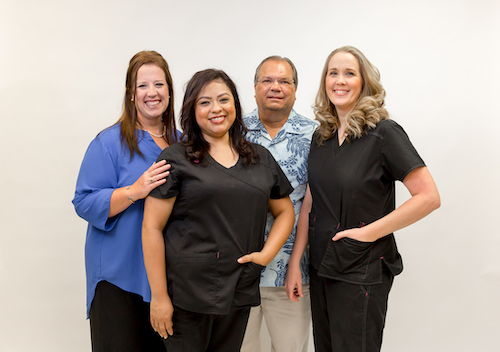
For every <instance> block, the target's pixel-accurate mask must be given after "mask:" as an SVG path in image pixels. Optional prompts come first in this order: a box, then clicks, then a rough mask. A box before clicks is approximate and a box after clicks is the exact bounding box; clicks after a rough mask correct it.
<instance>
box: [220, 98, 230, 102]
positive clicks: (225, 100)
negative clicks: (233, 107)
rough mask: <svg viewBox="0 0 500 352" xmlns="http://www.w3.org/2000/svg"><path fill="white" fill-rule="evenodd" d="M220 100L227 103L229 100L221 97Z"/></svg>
mask: <svg viewBox="0 0 500 352" xmlns="http://www.w3.org/2000/svg"><path fill="white" fill-rule="evenodd" d="M220 102H221V103H227V102H229V98H222V99H221V100H220Z"/></svg>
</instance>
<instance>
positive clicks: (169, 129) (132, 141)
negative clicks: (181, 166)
mask: <svg viewBox="0 0 500 352" xmlns="http://www.w3.org/2000/svg"><path fill="white" fill-rule="evenodd" d="M145 64H153V65H156V66H158V67H159V68H161V69H162V70H163V72H164V73H165V79H166V81H167V86H168V94H169V95H170V102H169V104H168V106H167V110H165V112H164V113H163V116H162V120H163V123H164V124H165V127H166V134H165V136H164V137H163V138H164V139H165V141H166V142H167V143H168V144H169V145H170V144H172V143H175V142H177V128H176V125H175V117H174V87H173V82H172V76H171V75H170V70H169V69H168V64H167V62H166V61H165V59H164V58H163V56H161V55H160V54H158V53H157V52H156V51H141V52H138V53H137V54H135V55H134V57H132V59H130V63H129V66H128V70H127V78H126V80H125V97H124V98H123V113H122V116H121V117H120V119H119V120H118V122H117V124H118V123H121V140H122V143H123V145H124V146H125V145H126V146H127V147H128V149H129V150H130V158H132V157H133V155H134V153H137V154H139V155H140V156H142V153H141V151H140V150H139V146H138V140H137V130H136V126H137V125H140V122H139V120H138V119H137V109H136V107H135V104H134V102H133V101H132V98H133V97H134V96H135V88H136V84H137V71H139V68H141V66H142V65H145Z"/></svg>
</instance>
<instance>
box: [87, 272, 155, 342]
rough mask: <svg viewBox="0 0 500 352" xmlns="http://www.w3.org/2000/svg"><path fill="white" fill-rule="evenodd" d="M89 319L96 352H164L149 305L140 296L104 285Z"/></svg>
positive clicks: (102, 284)
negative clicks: (154, 327) (150, 318)
mask: <svg viewBox="0 0 500 352" xmlns="http://www.w3.org/2000/svg"><path fill="white" fill-rule="evenodd" d="M89 315H90V334H91V339H92V351H93V352H139V351H141V352H142V351H144V352H165V346H164V345H163V342H162V338H161V337H160V335H158V334H157V333H156V332H155V331H154V330H153V328H152V327H151V323H150V321H149V304H147V303H145V302H144V301H143V300H142V297H141V296H139V295H136V294H133V293H130V292H127V291H124V290H122V289H120V288H118V287H116V286H115V285H112V284H110V283H109V282H107V281H101V282H99V283H98V284H97V288H96V293H95V296H94V300H93V301H92V305H91V307H90V313H89Z"/></svg>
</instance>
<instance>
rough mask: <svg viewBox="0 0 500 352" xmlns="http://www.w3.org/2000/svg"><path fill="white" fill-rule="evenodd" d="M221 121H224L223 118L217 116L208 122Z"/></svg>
mask: <svg viewBox="0 0 500 352" xmlns="http://www.w3.org/2000/svg"><path fill="white" fill-rule="evenodd" d="M223 119H224V116H217V117H213V118H211V119H210V121H215V122H218V121H222V120H223Z"/></svg>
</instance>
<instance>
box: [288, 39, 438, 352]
mask: <svg viewBox="0 0 500 352" xmlns="http://www.w3.org/2000/svg"><path fill="white" fill-rule="evenodd" d="M384 98H385V91H384V89H383V88H382V85H381V84H380V75H379V72H378V70H377V69H376V68H375V67H374V66H373V65H372V64H371V63H370V62H369V61H368V60H367V59H366V57H365V56H364V55H363V54H362V53H361V52H360V51H359V50H358V49H356V48H353V47H349V46H347V47H342V48H339V49H337V50H335V51H333V52H332V53H331V54H330V55H329V56H328V58H327V60H326V63H325V66H324V69H323V74H322V78H321V84H320V88H319V91H318V95H317V97H316V104H315V113H316V117H317V120H318V121H319V122H320V123H321V125H320V127H319V128H318V129H317V130H316V133H315V135H314V136H313V142H312V145H311V152H310V154H309V187H308V191H307V193H306V197H305V199H304V204H303V205H302V210H301V214H300V218H299V223H298V226H297V238H296V240H295V246H294V249H293V253H292V255H291V257H290V261H289V268H288V275H287V279H286V282H285V287H286V289H287V293H288V296H289V297H290V299H294V297H295V296H296V295H297V294H300V291H301V279H300V270H299V260H300V257H301V255H302V252H303V251H304V249H305V247H306V246H307V243H309V245H310V257H311V267H310V271H311V284H310V291H311V307H312V318H313V331H314V344H315V348H316V351H317V352H326V351H328V352H331V351H337V352H347V351H356V352H361V351H363V352H364V351H380V348H381V344H382V332H383V328H384V323H385V316H386V310H387V298H388V295H389V291H390V289H391V286H392V282H393V278H394V276H395V275H398V274H399V273H400V272H401V271H402V270H403V265H402V260H401V256H400V255H399V252H398V250H397V247H396V242H395V240H394V235H393V232H394V231H396V230H399V229H401V228H403V227H406V226H408V225H410V224H412V223H414V222H416V221H418V220H420V219H421V218H423V217H424V216H426V215H428V214H429V213H430V212H432V211H433V210H435V209H436V208H438V207H439V206H440V198H439V193H438V191H437V188H436V185H435V183H434V181H433V179H432V177H431V175H430V173H429V171H428V169H427V167H426V166H425V164H424V162H423V161H422V159H421V158H420V156H419V155H418V153H417V151H416V150H415V149H414V148H413V146H412V144H411V142H410V140H409V139H408V136H407V135H406V133H405V132H404V130H403V129H402V128H401V127H400V126H399V125H398V124H397V123H396V122H394V121H392V120H390V119H389V115H388V113H387V111H386V110H385V109H384V107H383V106H384ZM395 181H401V182H403V184H404V185H405V186H406V188H407V189H408V190H409V192H410V194H411V198H410V199H408V200H407V201H406V202H405V203H403V204H402V205H401V206H399V207H398V208H395V195H394V183H395Z"/></svg>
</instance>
